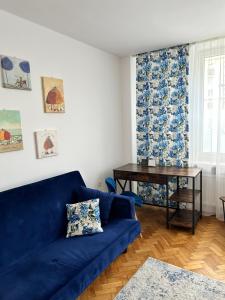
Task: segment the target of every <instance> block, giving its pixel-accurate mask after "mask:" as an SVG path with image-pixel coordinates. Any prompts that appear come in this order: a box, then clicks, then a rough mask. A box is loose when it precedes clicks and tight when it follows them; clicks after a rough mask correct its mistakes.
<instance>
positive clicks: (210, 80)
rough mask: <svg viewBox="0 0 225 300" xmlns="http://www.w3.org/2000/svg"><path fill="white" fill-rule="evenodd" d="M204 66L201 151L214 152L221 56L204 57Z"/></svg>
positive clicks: (219, 96) (215, 146) (215, 149)
mask: <svg viewBox="0 0 225 300" xmlns="http://www.w3.org/2000/svg"><path fill="white" fill-rule="evenodd" d="M204 67H205V68H204V70H205V73H204V111H203V152H216V151H217V130H218V108H219V102H220V98H221V95H220V93H221V91H220V89H221V86H220V75H221V74H220V73H221V56H214V57H208V58H205V66H204ZM224 142H225V141H224ZM221 146H222V145H221ZM223 148H225V145H223Z"/></svg>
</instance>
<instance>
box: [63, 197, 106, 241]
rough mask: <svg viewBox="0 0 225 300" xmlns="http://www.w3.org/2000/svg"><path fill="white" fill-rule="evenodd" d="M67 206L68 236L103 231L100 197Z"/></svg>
mask: <svg viewBox="0 0 225 300" xmlns="http://www.w3.org/2000/svg"><path fill="white" fill-rule="evenodd" d="M66 207H67V219H68V225H67V235H66V237H67V238H68V237H71V236H75V235H85V234H93V233H97V232H103V229H102V227H101V220H100V210H99V199H94V200H88V201H84V202H79V203H75V204H66Z"/></svg>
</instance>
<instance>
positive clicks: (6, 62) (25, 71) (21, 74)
mask: <svg viewBox="0 0 225 300" xmlns="http://www.w3.org/2000/svg"><path fill="white" fill-rule="evenodd" d="M1 69H2V85H3V87H4V88H9V89H19V90H31V79H30V64H29V62H28V61H27V60H23V59H19V58H16V57H10V56H1Z"/></svg>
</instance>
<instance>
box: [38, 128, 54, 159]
mask: <svg viewBox="0 0 225 300" xmlns="http://www.w3.org/2000/svg"><path fill="white" fill-rule="evenodd" d="M34 137H35V144H36V153H37V158H45V157H50V156H55V155H57V154H58V152H57V131H56V130H52V129H46V130H39V131H36V132H35V133H34Z"/></svg>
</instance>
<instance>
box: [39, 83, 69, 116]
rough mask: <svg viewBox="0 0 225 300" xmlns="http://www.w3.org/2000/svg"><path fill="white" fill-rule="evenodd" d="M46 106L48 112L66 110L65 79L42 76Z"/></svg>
mask: <svg viewBox="0 0 225 300" xmlns="http://www.w3.org/2000/svg"><path fill="white" fill-rule="evenodd" d="M42 88H43V97H44V108H45V112H47V113H63V112H65V104H64V92H63V80H62V79H57V78H50V77H42Z"/></svg>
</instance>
